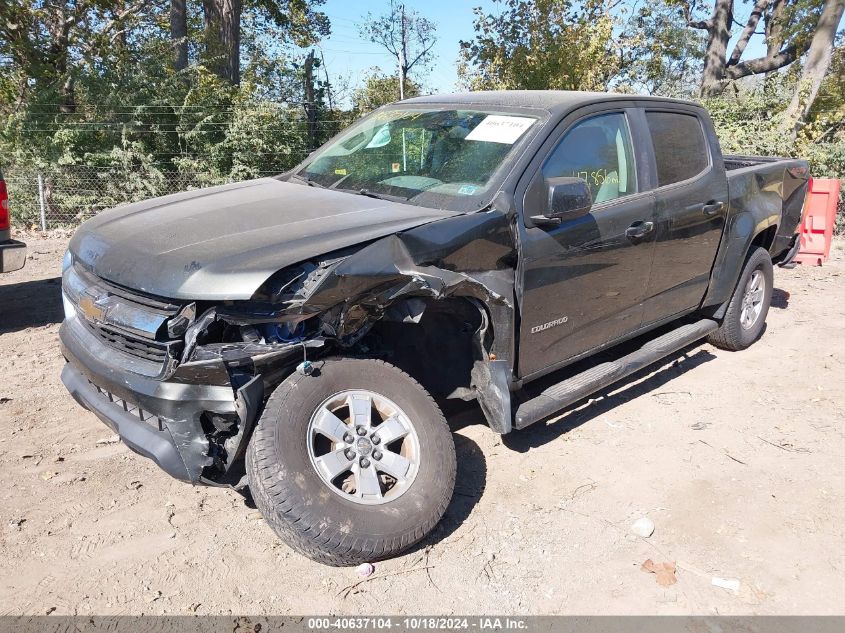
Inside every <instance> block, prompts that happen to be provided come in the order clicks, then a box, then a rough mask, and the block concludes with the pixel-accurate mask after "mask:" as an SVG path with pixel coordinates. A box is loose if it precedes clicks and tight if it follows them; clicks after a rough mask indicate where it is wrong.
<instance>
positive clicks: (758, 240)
mask: <svg viewBox="0 0 845 633" xmlns="http://www.w3.org/2000/svg"><path fill="white" fill-rule="evenodd" d="M777 232H778V227H777V224H773V225H772V226H770V227H768V228H767V229H764V230H762V231H760V232H759V233H758V234H757V235H755V236H754V239H753V240H752V241H751V246H752V247H753V246H759V247H761V248H765V249H766V250H767V251H768V250H770V249H771V248H772V244H774V243H775V236H777Z"/></svg>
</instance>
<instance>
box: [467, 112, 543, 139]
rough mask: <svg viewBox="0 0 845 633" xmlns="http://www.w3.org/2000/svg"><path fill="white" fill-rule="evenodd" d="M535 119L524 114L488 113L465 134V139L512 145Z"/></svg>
mask: <svg viewBox="0 0 845 633" xmlns="http://www.w3.org/2000/svg"><path fill="white" fill-rule="evenodd" d="M535 120H536V119H532V118H530V117H524V116H505V115H501V114H490V115H488V116H486V117H484V120H483V121H482V122H481V123H479V124H478V125H476V126H475V129H474V130H473V131H472V132H470V133H469V134H467V135H466V140H468V141H487V142H488V143H506V144H508V145H513V144H514V143H516V141H517V140H518V139H519V137H520V136H522V135H523V134H524V133H525V130H527V129H528V128H529V127H531V124H532V123H534V121H535Z"/></svg>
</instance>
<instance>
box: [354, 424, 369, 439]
mask: <svg viewBox="0 0 845 633" xmlns="http://www.w3.org/2000/svg"><path fill="white" fill-rule="evenodd" d="M356 432H357V433H358V435H360V436H361V437H364V436H365V435H366V434H367V429H365V428H364V427H363V426H359V427H358V428H357V429H356Z"/></svg>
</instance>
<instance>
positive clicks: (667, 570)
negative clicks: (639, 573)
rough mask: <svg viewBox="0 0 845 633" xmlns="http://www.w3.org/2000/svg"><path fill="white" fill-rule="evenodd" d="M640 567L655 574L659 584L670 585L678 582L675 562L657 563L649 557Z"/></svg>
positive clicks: (662, 585)
mask: <svg viewBox="0 0 845 633" xmlns="http://www.w3.org/2000/svg"><path fill="white" fill-rule="evenodd" d="M640 569H642V570H643V571H646V572H649V573H652V574H654V575H655V576H656V579H657V584H658V585H660V586H661V587H668V586H669V585H674V584H675V583H676V582H678V579H677V578H675V563H655V562H654V561H653V560H651V559H650V558H649V559H648V560H646V562H644V563H643V566H642V567H640Z"/></svg>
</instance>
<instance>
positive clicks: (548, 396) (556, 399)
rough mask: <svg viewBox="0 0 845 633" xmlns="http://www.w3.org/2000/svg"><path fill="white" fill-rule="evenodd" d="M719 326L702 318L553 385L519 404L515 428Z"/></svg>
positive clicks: (587, 393)
mask: <svg viewBox="0 0 845 633" xmlns="http://www.w3.org/2000/svg"><path fill="white" fill-rule="evenodd" d="M718 327H719V324H718V323H716V321H714V320H713V319H701V320H700V321H696V322H695V323H688V324H686V325H682V326H680V327H678V328H676V329H674V330H672V331H671V332H667V333H666V334H664V335H662V336H659V337H657V338H655V339H652V340H650V341H648V342H647V343H646V344H645V345H643V346H642V347H641V348H640V349H638V350H636V351H635V352H631V353H630V354H628V355H627V356H623V357H622V358H620V359H618V360H614V361H611V362H609V363H602V364H601V365H596V366H595V367H592V368H591V369H588V370H586V371H584V372H581V373H580V374H576V375H575V376H572V377H571V378H567V379H566V380H564V381H563V382H559V383H557V384H556V385H552V386H551V387H549V388H548V389H546V390H545V391H543V392H542V393H541V394H540V395H538V396H537V397H535V398H532V399H531V400H528V401H526V402H523V403H522V404H521V405H519V407H518V408H517V410H516V416H515V419H514V428H517V429H524V428H525V427H526V426H529V425H531V424H534V423H535V422H539V421H540V420H543V419H545V418H547V417H549V416H550V415H553V414H555V413H557V412H558V411H560V410H561V409H565V408H566V407H568V406H570V405H572V404H574V403H576V402H578V401H579V400H582V399H584V398H586V397H587V396H589V395H590V394H592V393H595V392H596V391H598V390H599V389H603V388H605V387H607V386H608V385H611V384H613V383H614V382H616V381H617V380H621V379H622V378H625V377H626V376H630V375H631V374H633V373H634V372H637V371H639V370H640V369H643V368H644V367H648V366H649V365H651V364H652V363H654V362H656V361H658V360H660V359H661V358H664V357H665V356H668V355H669V354H671V353H672V352H676V351H678V350H679V349H681V348H683V347H686V346H687V345H689V344H690V343H694V342H695V341H697V340H699V339H701V338H704V337H705V336H707V335H708V334H710V332H713V331H714V330H715V329H716V328H718Z"/></svg>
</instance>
